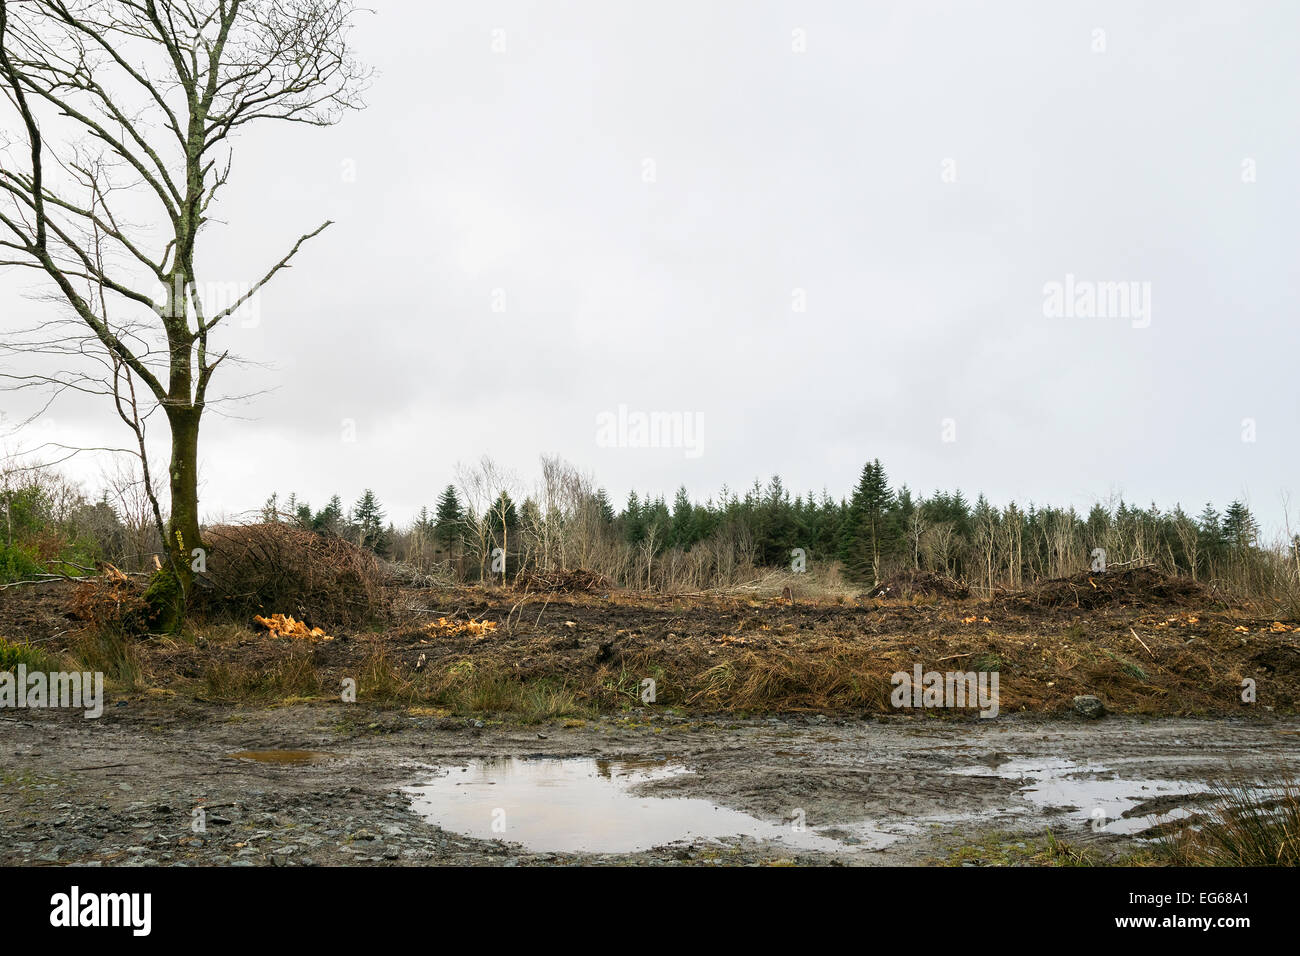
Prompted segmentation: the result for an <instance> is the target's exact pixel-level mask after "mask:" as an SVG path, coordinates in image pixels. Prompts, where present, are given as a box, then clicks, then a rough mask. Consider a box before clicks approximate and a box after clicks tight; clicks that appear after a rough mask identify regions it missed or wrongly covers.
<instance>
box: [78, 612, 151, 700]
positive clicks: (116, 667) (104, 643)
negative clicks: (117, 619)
mask: <svg viewBox="0 0 1300 956" xmlns="http://www.w3.org/2000/svg"><path fill="white" fill-rule="evenodd" d="M72 654H73V656H74V657H75V658H76V660H77V661H78V663H79V664H80V665H81V666H82V667H83V668H84V669H85V670H89V671H96V672H99V673H102V674H103V675H104V679H105V680H107V681H109V682H110V683H114V684H118V685H121V686H122V687H125V688H127V689H130V690H137V689H139V688H140V687H141V686H142V685H143V684H144V666H143V664H142V662H141V660H140V654H139V652H138V651H137V650H136V646H135V640H134V639H133V638H132V637H131V635H129V634H128V633H127V632H126V631H125V630H124V629H122V628H121V627H117V626H114V625H107V624H106V625H102V626H100V627H94V628H87V629H86V630H84V631H82V633H81V634H80V635H78V637H77V638H76V640H75V641H74V642H73V646H72Z"/></svg>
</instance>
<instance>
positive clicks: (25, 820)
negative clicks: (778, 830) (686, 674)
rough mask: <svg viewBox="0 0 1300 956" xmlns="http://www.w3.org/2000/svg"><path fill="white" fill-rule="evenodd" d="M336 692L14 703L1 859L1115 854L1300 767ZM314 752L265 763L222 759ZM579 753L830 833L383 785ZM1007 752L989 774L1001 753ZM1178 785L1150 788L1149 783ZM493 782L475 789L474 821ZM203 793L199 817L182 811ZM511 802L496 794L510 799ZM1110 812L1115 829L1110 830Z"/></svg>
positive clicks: (1250, 748) (1199, 742)
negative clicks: (213, 703)
mask: <svg viewBox="0 0 1300 956" xmlns="http://www.w3.org/2000/svg"><path fill="white" fill-rule="evenodd" d="M483 723H484V726H482V727H478V726H476V725H475V722H474V721H467V720H462V719H453V718H437V717H418V716H409V715H402V714H397V713H391V712H390V713H386V714H378V715H377V714H372V713H363V712H362V711H359V710H357V709H355V708H349V707H347V706H344V705H327V706H319V705H318V706H308V705H295V706H287V707H279V708H274V709H269V710H266V709H255V710H253V709H246V708H234V707H232V708H208V709H205V710H203V711H202V712H201V713H197V712H193V711H188V710H187V711H185V712H183V713H178V712H177V710H176V709H175V708H174V707H172V706H169V705H168V704H165V703H164V704H158V703H152V702H147V701H146V702H142V703H137V702H128V703H126V704H125V706H111V707H110V708H109V710H108V711H107V712H106V714H105V715H104V717H103V718H101V719H99V720H86V719H84V718H82V717H80V716H77V715H73V714H69V713H67V712H52V711H32V712H23V713H18V714H15V713H12V712H11V713H9V714H5V715H4V716H2V717H0V741H3V743H2V744H0V747H2V750H0V779H2V780H3V790H0V863H5V864H38V865H39V864H44V865H76V864H80V865H92V866H93V865H149V864H163V865H169V864H173V865H174V864H221V865H246V864H254V865H313V864H315V865H337V864H356V863H363V864H371V865H394V866H402V865H423V864H460V865H519V864H523V865H538V864H565V863H636V864H655V865H657V864H670V865H681V864H696V865H717V864H753V863H797V864H826V863H832V864H843V865H873V864H916V863H943V862H948V863H952V862H956V861H960V862H962V863H964V864H967V865H981V864H986V863H999V862H1016V861H1017V854H1027V853H1028V852H1029V851H1030V850H1032V849H1033V848H1034V847H1037V846H1040V845H1041V843H1042V839H1043V837H1044V835H1045V832H1046V831H1047V829H1048V828H1051V830H1052V832H1053V834H1054V835H1055V836H1056V837H1057V838H1058V839H1060V840H1063V841H1068V842H1069V843H1071V844H1073V845H1075V846H1078V847H1082V848H1087V849H1090V850H1092V851H1094V852H1096V853H1098V854H1099V855H1100V856H1099V858H1100V859H1105V860H1112V861H1114V860H1119V861H1122V860H1123V859H1124V858H1125V855H1126V854H1129V853H1131V852H1132V851H1133V850H1134V849H1135V848H1138V847H1140V846H1141V845H1142V844H1141V843H1140V842H1139V840H1138V838H1139V837H1142V836H1143V835H1145V836H1147V837H1150V836H1151V835H1152V833H1153V831H1151V830H1149V829H1148V826H1149V825H1151V824H1156V823H1158V821H1159V819H1160V817H1159V814H1165V813H1169V812H1171V811H1173V810H1174V809H1175V808H1177V807H1182V808H1185V809H1189V810H1192V811H1194V810H1195V808H1196V806H1197V803H1198V801H1200V800H1202V799H1203V798H1204V793H1203V788H1204V786H1205V785H1206V783H1207V781H1210V780H1212V779H1218V778H1221V777H1223V776H1224V775H1225V774H1227V773H1230V772H1235V773H1238V774H1242V775H1245V776H1247V777H1272V776H1274V775H1275V774H1276V773H1277V772H1278V771H1280V770H1289V771H1290V772H1292V773H1294V772H1295V771H1296V770H1297V768H1300V752H1298V749H1297V742H1298V741H1300V721H1294V720H1271V721H1266V722H1253V721H1245V720H1222V719H1220V720H1196V719H1164V720H1144V719H1140V718H1120V717H1111V718H1106V719H1103V720H1101V721H1083V720H1077V721H1069V720H1053V719H1042V718H1024V717H1013V718H999V719H997V720H992V721H980V720H978V719H975V720H969V721H967V720H962V721H957V720H933V719H926V718H893V719H888V720H868V721H863V720H843V719H835V718H829V717H825V716H820V715H813V716H806V715H804V716H798V717H773V718H766V719H750V720H743V721H733V720H728V719H698V720H684V719H680V718H672V717H668V716H666V715H664V714H656V713H649V712H644V713H639V714H635V713H634V714H629V715H625V716H622V717H617V718H615V717H605V718H599V719H595V720H590V721H581V722H579V721H557V722H552V723H547V724H541V725H530V726H526V727H525V726H519V725H511V724H509V723H494V722H483ZM268 748H270V749H278V750H302V751H314V752H316V753H318V754H320V755H321V756H320V757H319V758H318V759H317V760H316V761H314V762H309V763H302V764H287V765H278V764H274V763H260V762H257V761H254V760H250V759H246V758H239V757H233V756H231V755H232V754H236V753H240V752H245V751H261V750H265V749H268ZM496 756H514V757H526V758H530V759H541V758H545V757H581V756H588V757H590V756H595V757H600V758H604V759H608V760H611V761H614V762H616V763H617V762H619V761H631V762H634V763H636V762H639V763H641V764H642V765H644V764H646V763H649V762H654V761H664V762H666V763H667V764H669V765H673V764H677V765H681V766H683V767H685V768H688V769H689V770H690V771H693V772H690V773H686V774H683V775H680V776H675V777H671V778H668V779H664V780H659V781H654V782H650V783H647V784H644V785H642V786H641V787H640V789H639V790H638V791H637V792H638V793H640V794H646V795H658V796H672V797H677V796H685V797H695V798H702V799H705V800H707V801H710V802H712V803H715V804H717V805H720V806H724V807H731V808H735V809H738V810H742V811H745V812H747V813H749V814H751V815H752V816H754V817H756V818H758V819H759V820H763V821H768V822H770V823H772V824H773V825H775V826H780V825H781V823H782V821H785V820H789V819H791V818H792V812H793V811H795V810H802V811H803V812H804V818H805V820H806V826H807V828H808V832H812V833H816V834H819V835H823V836H827V837H829V838H830V839H832V840H836V841H838V843H839V844H840V845H842V849H832V850H830V851H828V850H826V849H824V848H819V849H807V848H805V847H801V846H799V845H798V843H797V841H793V840H791V841H786V840H784V839H774V840H765V841H761V842H759V841H755V840H753V839H726V838H724V839H721V840H704V839H696V840H689V839H687V840H685V841H683V842H679V843H674V844H671V845H664V846H660V847H657V848H654V849H650V850H647V851H643V852H636V853H626V854H608V853H605V854H602V853H596V854H582V853H564V852H546V853H539V852H532V851H530V850H528V849H527V848H526V847H521V846H518V845H516V844H512V843H510V842H508V841H509V839H510V834H509V832H507V833H505V834H503V836H502V838H500V839H492V840H489V839H480V838H476V837H471V836H466V835H462V834H460V833H457V832H451V831H448V830H444V829H441V828H439V827H438V826H436V825H433V824H432V823H430V822H428V821H427V820H426V819H424V818H422V817H421V815H419V814H418V813H416V812H415V811H414V810H413V808H412V802H411V796H410V794H409V793H408V792H405V791H404V788H405V787H408V786H411V785H416V784H420V783H422V782H424V781H427V780H429V779H430V778H431V777H433V776H434V775H436V774H439V773H446V772H448V771H449V770H453V771H454V769H455V768H459V767H461V766H463V765H465V764H467V763H468V762H470V761H471V760H475V759H481V758H484V757H496ZM1066 761H1072V762H1074V763H1075V764H1077V765H1078V766H1077V767H1074V768H1070V769H1069V770H1068V772H1067V777H1068V781H1070V782H1072V783H1073V784H1074V785H1079V786H1082V787H1083V791H1082V792H1085V793H1087V792H1089V791H1090V788H1092V787H1096V788H1097V789H1096V793H1097V794H1098V801H1097V802H1098V805H1103V804H1104V803H1105V801H1106V800H1108V799H1110V797H1105V796H1101V794H1102V793H1103V792H1108V793H1110V795H1111V796H1112V797H1113V796H1114V794H1116V793H1120V792H1122V793H1124V794H1126V795H1127V796H1128V797H1129V801H1128V802H1129V803H1130V804H1131V805H1129V806H1127V811H1126V812H1125V813H1122V814H1121V813H1120V812H1119V811H1118V810H1115V809H1114V808H1115V805H1114V804H1106V805H1107V806H1110V807H1111V808H1112V810H1113V811H1114V812H1113V814H1112V816H1113V819H1107V820H1106V821H1105V823H1104V825H1103V827H1102V828H1097V827H1096V826H1095V824H1094V821H1093V813H1094V808H1093V807H1092V806H1089V803H1090V802H1092V801H1091V796H1089V797H1087V798H1085V799H1078V798H1077V797H1075V796H1073V795H1072V793H1071V792H1063V793H1062V794H1061V795H1059V796H1055V795H1051V794H1049V795H1048V796H1047V797H1045V798H1044V799H1045V801H1046V802H1045V803H1043V802H1036V799H1035V795H1034V794H1033V793H1032V792H1031V788H1032V787H1033V786H1034V785H1035V784H1036V783H1041V782H1043V781H1045V780H1050V779H1051V778H1052V777H1053V768H1057V769H1059V768H1061V767H1069V764H1068V763H1065V762H1066ZM1007 768H1011V772H1010V773H1008V772H1007ZM1157 780H1158V781H1164V782H1166V783H1168V782H1173V783H1178V784H1181V785H1182V787H1183V789H1184V790H1185V791H1186V792H1182V793H1179V794H1178V795H1176V796H1172V797H1171V796H1168V795H1163V794H1162V793H1161V791H1160V788H1159V786H1156V785H1153V781H1157ZM494 800H495V795H494V794H491V793H487V794H485V795H484V797H483V806H482V813H483V815H484V817H485V818H486V817H487V816H488V815H489V814H490V812H491V810H492V809H493V807H492V804H493V802H494ZM197 808H203V810H204V817H205V824H206V832H204V833H195V832H193V828H192V820H193V819H194V811H195V809H197ZM514 809H515V808H507V811H508V812H514ZM1116 827H1118V829H1119V830H1121V831H1128V832H1119V833H1116V832H1112V830H1113V829H1115V828H1116Z"/></svg>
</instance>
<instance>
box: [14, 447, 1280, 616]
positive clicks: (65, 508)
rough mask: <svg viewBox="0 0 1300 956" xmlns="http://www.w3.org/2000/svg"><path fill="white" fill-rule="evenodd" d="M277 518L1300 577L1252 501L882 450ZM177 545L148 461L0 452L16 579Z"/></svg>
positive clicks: (815, 573) (500, 574) (493, 472)
mask: <svg viewBox="0 0 1300 956" xmlns="http://www.w3.org/2000/svg"><path fill="white" fill-rule="evenodd" d="M259 517H260V519H261V520H263V521H286V522H293V523H296V524H298V525H300V526H301V527H303V528H308V529H310V530H312V531H315V532H317V533H320V534H330V535H337V536H339V537H342V538H345V539H347V540H349V541H351V542H353V543H355V544H357V545H358V546H360V547H363V548H367V549H369V550H371V551H374V552H375V553H376V554H378V555H381V556H383V557H385V558H387V559H389V560H391V561H394V562H397V563H399V564H404V565H409V566H410V567H411V568H413V569H415V570H417V571H419V572H421V573H424V574H434V575H440V576H442V577H444V578H446V579H448V580H455V581H487V580H496V581H499V582H506V583H509V582H510V581H512V580H514V579H515V578H516V577H517V576H518V575H519V574H521V573H525V572H529V571H539V570H540V571H547V570H553V569H571V568H583V569H587V570H591V571H598V572H600V573H601V574H604V575H605V576H607V577H609V578H610V579H611V580H612V581H613V582H614V583H617V584H619V585H623V586H627V587H635V588H661V589H666V590H700V589H705V588H716V587H729V586H734V585H740V584H744V583H746V582H749V581H752V580H754V579H755V578H756V577H757V576H758V575H760V574H762V573H764V571H765V570H768V569H782V568H784V569H791V568H792V567H794V566H795V557H796V556H797V555H798V556H802V558H803V560H804V562H805V566H806V568H807V570H808V572H809V574H810V576H812V577H817V578H820V579H821V580H823V581H825V580H834V581H836V582H841V583H843V584H844V585H845V586H869V585H873V584H876V583H879V582H880V581H883V580H884V579H885V578H887V577H888V576H890V575H891V574H893V573H895V572H898V571H903V570H908V569H915V570H924V571H930V572H933V573H936V574H942V575H945V576H948V577H952V578H957V579H961V580H964V581H967V582H968V583H969V584H971V585H972V586H973V587H974V588H976V589H983V590H984V591H988V590H990V589H994V588H999V587H1002V588H1015V587H1020V586H1022V585H1024V584H1026V583H1030V582H1033V581H1037V580H1042V579H1044V578H1053V577H1062V576H1065V575H1068V574H1072V573H1076V572H1078V571H1080V570H1083V569H1086V568H1088V567H1089V566H1090V565H1091V564H1092V563H1093V562H1094V561H1095V560H1096V558H1095V555H1096V554H1097V552H1098V549H1100V551H1101V552H1103V553H1104V558H1105V561H1106V562H1107V564H1108V565H1119V564H1128V563H1144V564H1153V565H1155V566H1157V567H1159V568H1161V569H1162V570H1164V571H1165V572H1166V573H1169V574H1178V575H1186V576H1188V577H1191V578H1194V579H1196V580H1198V581H1200V582H1203V583H1207V584H1213V585H1219V586H1226V587H1232V588H1235V589H1238V590H1243V591H1246V592H1250V593H1257V594H1275V593H1286V594H1293V593H1296V592H1300V536H1296V537H1295V538H1293V539H1291V540H1289V541H1282V542H1272V543H1269V542H1264V541H1261V540H1260V529H1259V525H1258V523H1257V521H1256V519H1255V518H1254V516H1253V515H1252V514H1251V512H1250V509H1249V508H1248V507H1247V506H1246V505H1245V504H1244V503H1242V502H1241V501H1233V502H1231V503H1230V504H1229V505H1228V507H1227V508H1226V509H1224V510H1223V511H1222V512H1220V511H1218V510H1216V509H1215V508H1214V507H1213V506H1212V505H1208V504H1207V505H1205V506H1204V507H1203V508H1202V509H1201V510H1200V511H1199V513H1197V514H1196V515H1195V516H1193V515H1191V514H1189V513H1188V512H1186V511H1184V510H1183V509H1182V508H1181V507H1179V506H1175V507H1174V508H1173V509H1172V510H1161V509H1160V508H1158V507H1157V506H1156V505H1154V504H1152V505H1151V506H1149V507H1147V508H1141V507H1137V506H1133V505H1130V504H1128V503H1127V502H1124V501H1122V500H1121V501H1117V502H1115V503H1114V504H1113V505H1110V506H1107V505H1103V504H1096V505H1094V506H1093V507H1092V508H1091V509H1090V510H1089V511H1088V512H1087V513H1086V514H1082V513H1080V512H1078V511H1076V510H1075V509H1073V508H1056V507H1051V506H1039V505H1035V504H1029V505H1027V506H1024V507H1021V506H1019V505H1017V504H1015V503H1011V504H1008V505H1006V506H1004V507H997V506H994V505H992V504H990V503H989V501H988V500H987V499H986V498H985V497H984V496H983V495H979V496H977V497H976V498H975V500H974V501H973V502H972V501H971V500H970V499H969V498H968V497H967V496H966V495H965V494H963V493H962V492H961V491H960V490H953V491H936V492H934V493H933V494H930V495H928V496H927V495H921V494H917V493H915V492H913V491H912V490H911V489H909V488H908V487H907V486H906V485H902V486H899V487H895V486H893V485H892V484H891V483H890V481H889V478H888V475H887V474H886V472H885V469H884V466H883V465H882V464H881V463H880V462H879V461H877V460H873V461H870V462H867V463H866V464H865V465H864V466H863V468H862V472H861V474H860V476H859V478H858V481H857V484H856V486H855V487H854V488H853V489H852V493H851V494H850V495H849V496H848V497H847V498H839V499H836V498H833V497H832V496H831V495H830V493H829V492H827V491H825V490H823V491H822V492H821V493H819V494H818V493H813V492H804V493H794V494H792V493H791V491H790V490H789V489H788V488H787V487H786V486H785V484H784V482H783V481H782V480H781V478H780V477H779V476H774V477H772V478H771V479H770V480H769V481H768V482H767V483H766V484H763V483H761V482H759V481H755V482H754V484H753V485H752V486H750V487H749V488H748V489H746V490H745V491H744V492H736V491H732V490H731V489H729V488H725V487H724V488H723V489H722V490H721V491H720V492H719V493H718V494H717V495H716V496H715V497H712V498H709V499H708V500H705V501H703V502H699V501H694V500H692V499H691V497H690V495H689V494H688V493H687V491H686V489H685V488H679V489H678V490H677V492H676V493H675V494H674V495H673V497H672V499H671V500H668V499H666V498H665V497H664V496H662V495H651V494H645V493H642V492H636V491H633V492H631V493H630V494H629V495H628V496H627V499H626V500H625V501H624V502H622V504H621V505H619V506H616V505H615V504H614V502H613V501H612V500H611V499H610V496H609V494H608V493H607V492H606V490H605V489H604V488H600V487H597V486H595V485H594V484H593V482H592V481H591V479H590V478H589V477H587V476H586V475H584V474H582V473H580V472H579V471H578V470H576V469H575V468H573V467H572V466H571V465H568V464H567V463H565V462H563V461H561V460H559V459H557V458H544V459H543V460H542V477H541V480H540V481H539V482H538V483H537V484H536V485H535V486H534V487H533V488H532V489H531V490H529V491H521V490H520V486H519V483H518V482H517V481H516V480H515V479H514V478H513V477H512V476H511V475H509V474H508V473H507V472H505V471H504V470H503V469H501V468H499V467H498V466H496V465H495V463H493V462H492V461H491V460H490V459H487V458H484V459H482V460H481V461H480V462H479V463H477V464H476V465H474V466H472V467H468V468H463V469H461V470H460V472H459V476H458V481H457V482H455V483H453V484H449V485H447V486H446V487H445V488H444V489H443V490H442V491H441V492H440V493H439V494H438V495H437V496H436V499H435V500H434V503H433V505H432V507H428V506H426V507H424V508H421V509H420V511H419V513H418V514H417V515H416V516H415V517H414V519H413V520H411V521H410V522H409V523H406V524H404V525H403V526H401V527H398V526H397V525H396V524H395V522H394V521H392V520H391V518H390V517H389V516H388V514H387V512H386V510H385V508H384V506H383V505H382V503H381V502H380V500H379V497H378V495H377V494H376V493H375V492H374V491H373V490H372V489H365V490H363V492H362V493H361V495H360V496H359V497H358V498H357V499H356V500H355V501H353V502H352V504H351V505H344V503H343V500H342V498H341V497H340V496H339V495H334V496H333V497H331V498H330V499H329V500H328V501H327V502H326V503H325V504H324V506H323V507H320V508H319V509H317V508H313V507H312V506H311V505H310V504H309V503H308V502H306V501H304V500H302V499H300V498H299V497H298V496H297V495H295V494H292V493H291V494H289V495H287V497H283V498H282V497H281V496H280V494H279V493H274V494H272V495H271V496H270V497H269V498H268V499H267V501H266V503H265V504H264V505H263V507H262V509H261V514H260V516H259ZM160 552H161V542H160V541H159V540H158V533H157V530H156V524H155V522H154V521H153V519H152V517H151V514H150V510H149V503H148V501H147V499H146V497H145V495H144V493H143V489H142V488H141V482H140V480H139V477H138V476H135V475H133V474H131V473H130V472H129V470H127V469H122V470H118V471H117V472H114V473H110V474H108V475H106V476H105V487H104V488H103V490H102V491H101V493H100V494H99V496H98V497H95V498H91V497H88V496H87V495H86V494H85V492H84V491H83V490H82V489H81V488H80V487H79V486H77V485H76V484H74V483H71V482H68V481H67V480H65V479H64V478H62V477H61V476H60V475H59V474H58V472H57V471H56V470H54V469H52V468H39V467H33V466H31V465H26V466H24V467H18V466H16V465H14V464H13V463H12V462H8V463H7V462H4V461H0V583H3V582H5V581H13V580H17V579H21V578H27V577H32V576H34V575H37V574H41V573H50V572H54V573H68V574H77V573H83V572H85V571H87V570H93V567H94V565H95V563H96V562H100V561H108V562H110V563H113V564H115V565H117V566H118V567H121V568H122V569H123V570H148V569H150V568H151V567H153V566H154V563H153V561H154V557H155V556H156V555H158V554H160Z"/></svg>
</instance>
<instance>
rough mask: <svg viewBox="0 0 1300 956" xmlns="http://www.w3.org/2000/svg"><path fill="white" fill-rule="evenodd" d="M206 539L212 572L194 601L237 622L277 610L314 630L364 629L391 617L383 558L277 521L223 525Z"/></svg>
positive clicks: (201, 577)
mask: <svg viewBox="0 0 1300 956" xmlns="http://www.w3.org/2000/svg"><path fill="white" fill-rule="evenodd" d="M203 538H204V544H205V545H206V548H207V555H206V564H207V568H206V570H205V571H203V572H200V573H199V574H198V576H197V577H196V578H195V585H196V586H195V588H194V595H193V597H194V604H195V606H196V607H198V608H200V609H203V610H207V611H209V612H217V613H225V614H231V615H234V616H236V617H251V616H253V615H255V614H265V613H267V612H268V611H269V610H272V609H274V610H276V611H278V612H279V613H282V614H283V613H291V614H293V615H294V616H295V617H296V618H297V619H298V620H299V621H302V622H305V623H306V624H307V626H308V628H309V629H310V628H311V627H315V626H321V627H325V626H345V627H346V626H355V625H360V624H364V623H366V622H368V621H371V620H374V619H375V618H379V617H382V616H384V615H385V614H386V613H387V611H388V597H387V595H386V592H385V590H384V586H383V585H384V576H383V573H382V571H381V570H380V566H379V561H378V559H377V558H376V557H375V556H374V555H373V554H371V553H370V552H369V551H365V550H363V549H361V548H358V547H357V546H356V545H354V544H351V543H349V542H347V541H344V540H343V539H342V538H338V537H334V536H333V535H322V534H316V533H315V532H312V531H307V530H305V529H303V528H298V527H295V526H293V525H289V524H281V523H276V522H272V523H268V524H248V525H217V526H215V527H211V528H208V529H207V530H206V531H205V532H204V534H203Z"/></svg>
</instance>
